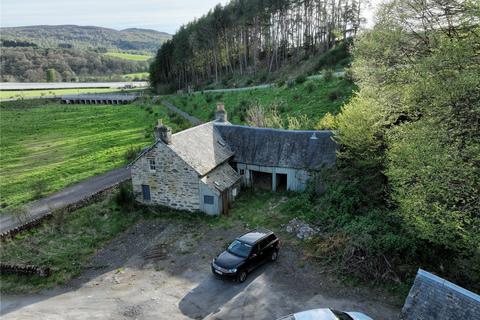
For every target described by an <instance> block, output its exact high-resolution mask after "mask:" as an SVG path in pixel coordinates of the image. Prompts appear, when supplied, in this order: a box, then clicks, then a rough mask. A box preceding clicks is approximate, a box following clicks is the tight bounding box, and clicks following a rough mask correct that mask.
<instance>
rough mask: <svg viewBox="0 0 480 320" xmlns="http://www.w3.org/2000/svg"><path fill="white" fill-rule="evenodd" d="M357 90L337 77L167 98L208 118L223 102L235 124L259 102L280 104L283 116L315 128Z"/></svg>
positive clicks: (210, 117)
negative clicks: (301, 118)
mask: <svg viewBox="0 0 480 320" xmlns="http://www.w3.org/2000/svg"><path fill="white" fill-rule="evenodd" d="M354 89H355V86H354V85H353V84H352V83H351V82H349V81H347V80H344V79H343V78H333V79H331V80H329V81H327V80H323V79H319V80H309V81H306V82H304V83H299V84H298V83H297V84H293V85H282V86H281V87H273V88H267V89H255V90H249V91H237V92H224V93H197V94H190V95H188V94H184V95H171V96H167V99H168V100H170V101H171V102H172V103H173V104H174V105H176V106H177V107H179V108H181V109H182V110H184V111H186V112H188V113H190V114H191V115H193V116H195V117H197V118H199V119H201V120H204V121H209V120H211V119H213V115H214V110H215V104H216V102H218V101H222V102H224V103H225V108H226V110H227V111H228V113H229V120H230V121H231V122H232V123H235V124H243V123H245V120H246V110H247V109H248V108H249V107H250V106H251V105H253V104H259V105H262V106H265V107H267V106H272V105H274V106H276V108H277V111H278V112H279V114H280V115H281V116H282V117H286V116H296V117H297V116H302V115H305V116H307V117H308V120H309V122H310V123H309V124H307V125H306V127H314V126H315V124H316V122H318V120H319V119H321V118H322V117H323V116H324V115H325V114H326V113H327V112H330V113H332V114H337V113H338V112H339V111H340V107H341V106H342V105H343V104H344V103H345V102H346V101H348V100H349V99H350V97H351V96H352V93H353V90H354Z"/></svg>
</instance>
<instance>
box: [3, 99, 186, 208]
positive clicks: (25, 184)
mask: <svg viewBox="0 0 480 320" xmlns="http://www.w3.org/2000/svg"><path fill="white" fill-rule="evenodd" d="M158 118H163V119H164V120H165V122H166V123H167V124H168V125H170V126H171V127H172V128H173V129H174V131H175V130H179V129H180V128H181V127H182V126H183V127H185V126H186V124H185V123H179V122H178V121H177V123H173V122H172V121H170V120H169V117H168V114H167V111H166V109H164V108H163V107H162V106H158V105H156V106H152V105H149V104H142V103H137V104H131V105H61V104H58V103H52V102H46V101H45V102H38V101H35V102H34V101H30V102H28V101H24V102H20V101H19V102H11V103H3V104H2V107H1V108H0V138H1V141H0V189H1V194H0V205H1V209H0V210H1V211H0V212H4V211H6V210H9V209H11V208H12V207H15V206H18V205H20V204H22V203H25V202H28V201H31V200H34V199H35V198H38V197H42V196H44V195H46V194H50V193H53V192H55V191H58V190H60V189H62V188H64V187H66V186H68V185H70V184H73V183H75V182H78V181H81V180H83V179H86V178H89V177H91V176H94V175H97V174H100V173H103V172H106V171H108V170H111V169H114V168H117V167H120V166H122V165H125V164H126V163H127V160H126V157H125V154H126V152H127V150H129V149H132V150H133V149H135V148H136V149H137V150H138V149H140V148H142V147H146V146H148V145H149V144H150V143H151V142H152V141H153V136H152V133H153V126H154V124H155V122H156V120H157V119H158Z"/></svg>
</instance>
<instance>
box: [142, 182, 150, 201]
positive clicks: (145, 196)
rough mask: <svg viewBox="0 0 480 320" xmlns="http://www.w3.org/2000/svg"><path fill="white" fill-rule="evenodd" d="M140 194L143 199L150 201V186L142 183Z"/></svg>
mask: <svg viewBox="0 0 480 320" xmlns="http://www.w3.org/2000/svg"><path fill="white" fill-rule="evenodd" d="M142 195H143V200H144V201H150V186H149V185H146V184H142Z"/></svg>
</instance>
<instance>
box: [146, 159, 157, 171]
mask: <svg viewBox="0 0 480 320" xmlns="http://www.w3.org/2000/svg"><path fill="white" fill-rule="evenodd" d="M147 160H148V168H149V169H150V171H152V172H155V171H157V163H156V162H155V158H148V159H147Z"/></svg>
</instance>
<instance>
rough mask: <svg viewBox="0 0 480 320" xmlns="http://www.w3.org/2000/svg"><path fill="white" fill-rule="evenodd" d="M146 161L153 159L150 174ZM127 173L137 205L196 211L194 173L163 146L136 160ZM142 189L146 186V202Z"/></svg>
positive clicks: (159, 143) (156, 147) (196, 184)
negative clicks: (154, 205)
mask: <svg viewBox="0 0 480 320" xmlns="http://www.w3.org/2000/svg"><path fill="white" fill-rule="evenodd" d="M150 158H152V159H155V164H156V170H155V171H154V172H153V171H151V170H150V164H149V159H150ZM131 173H132V184H133V192H134V194H135V199H136V200H137V201H139V202H141V203H144V204H156V205H162V206H166V207H170V208H173V209H178V210H187V211H197V210H199V209H200V198H199V179H198V174H197V172H196V171H195V170H193V168H191V167H190V166H189V165H187V164H186V163H185V162H184V161H183V160H182V159H181V158H180V157H179V156H178V155H177V154H176V153H175V152H173V151H172V150H171V149H170V148H169V147H168V146H167V145H165V144H164V143H163V142H158V143H157V144H156V146H155V147H154V148H153V149H152V150H150V151H149V152H147V153H146V154H145V155H143V156H142V157H141V158H140V159H138V160H137V161H136V162H135V163H134V164H133V165H132V166H131ZM142 185H148V186H150V196H151V200H150V201H147V202H146V201H144V200H143V194H142Z"/></svg>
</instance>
